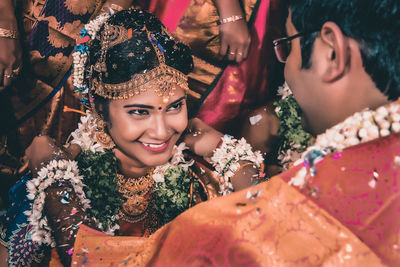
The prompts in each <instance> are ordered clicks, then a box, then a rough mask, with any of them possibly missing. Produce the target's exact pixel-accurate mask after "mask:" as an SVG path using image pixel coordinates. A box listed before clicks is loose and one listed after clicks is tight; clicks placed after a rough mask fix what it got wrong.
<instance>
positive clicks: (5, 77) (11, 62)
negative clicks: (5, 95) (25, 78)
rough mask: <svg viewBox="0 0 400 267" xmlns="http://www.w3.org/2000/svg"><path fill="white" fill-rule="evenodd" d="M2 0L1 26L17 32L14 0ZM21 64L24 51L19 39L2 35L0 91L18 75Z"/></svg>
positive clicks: (0, 6) (0, 45)
mask: <svg viewBox="0 0 400 267" xmlns="http://www.w3.org/2000/svg"><path fill="white" fill-rule="evenodd" d="M0 2H1V3H0V28H1V29H3V30H10V31H15V32H17V31H18V25H17V20H16V18H15V15H14V4H13V2H12V1H10V0H4V1H3V0H2V1H0ZM21 64H22V52H21V46H20V43H19V40H18V39H14V38H8V37H4V36H3V37H2V36H0V92H1V91H3V90H4V89H5V88H6V87H7V86H9V85H10V84H11V82H12V81H13V79H14V78H15V77H16V76H17V75H18V73H19V71H20V70H21Z"/></svg>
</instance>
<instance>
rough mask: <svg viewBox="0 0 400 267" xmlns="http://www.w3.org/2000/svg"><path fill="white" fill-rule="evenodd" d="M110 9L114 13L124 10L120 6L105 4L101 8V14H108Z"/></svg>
mask: <svg viewBox="0 0 400 267" xmlns="http://www.w3.org/2000/svg"><path fill="white" fill-rule="evenodd" d="M110 9H112V10H113V11H114V12H119V11H122V10H124V9H125V8H124V7H122V6H120V5H117V4H110V3H108V2H107V3H105V4H104V5H103V7H102V8H101V13H106V12H109V10H110Z"/></svg>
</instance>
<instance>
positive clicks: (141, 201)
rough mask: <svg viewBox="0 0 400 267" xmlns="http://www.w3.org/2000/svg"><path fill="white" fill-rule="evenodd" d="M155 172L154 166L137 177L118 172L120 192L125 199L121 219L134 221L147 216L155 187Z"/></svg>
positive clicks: (120, 213)
mask: <svg viewBox="0 0 400 267" xmlns="http://www.w3.org/2000/svg"><path fill="white" fill-rule="evenodd" d="M153 172H154V168H153V169H151V170H150V172H148V173H147V174H146V175H144V176H142V177H140V178H137V179H136V178H125V176H123V175H122V174H117V178H118V192H119V193H120V196H121V198H122V199H123V200H124V203H123V204H122V206H121V209H120V211H119V215H120V218H121V219H123V220H125V221H127V222H131V223H134V222H138V221H141V220H143V219H145V218H146V217H147V215H148V208H149V203H150V199H151V194H152V193H153V192H154V189H155V181H154V179H153Z"/></svg>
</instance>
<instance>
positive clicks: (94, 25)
mask: <svg viewBox="0 0 400 267" xmlns="http://www.w3.org/2000/svg"><path fill="white" fill-rule="evenodd" d="M110 16H111V15H110V14H109V13H104V14H101V15H99V16H97V17H96V18H95V19H94V20H91V21H90V22H89V23H88V24H86V25H85V27H84V30H83V32H86V35H85V36H89V37H90V39H91V40H93V39H94V38H95V37H96V34H97V32H98V31H99V30H100V28H101V26H102V25H103V24H104V23H105V22H106V21H107V19H109V18H110ZM82 47H84V48H85V49H86V50H87V48H88V47H87V46H82ZM75 50H76V51H75V52H74V53H73V54H72V58H73V68H74V73H73V82H72V83H73V85H74V87H75V88H77V89H78V90H87V89H88V88H86V86H85V85H84V78H85V77H84V73H85V64H86V61H87V58H88V52H87V51H84V50H77V49H75Z"/></svg>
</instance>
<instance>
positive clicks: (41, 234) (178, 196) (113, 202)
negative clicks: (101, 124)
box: [26, 111, 199, 245]
mask: <svg viewBox="0 0 400 267" xmlns="http://www.w3.org/2000/svg"><path fill="white" fill-rule="evenodd" d="M96 124H97V121H96V118H95V117H94V116H92V115H91V113H90V111H88V112H87V115H86V116H83V117H81V122H80V123H79V124H78V128H77V129H76V130H75V131H74V132H73V133H71V136H72V138H73V140H71V142H70V143H71V144H77V145H80V146H81V149H82V152H81V154H80V155H79V156H78V157H77V159H76V161H66V160H59V161H57V160H53V161H51V162H50V163H49V164H48V165H46V166H45V167H43V168H42V169H41V170H40V171H39V173H38V177H37V178H35V179H32V180H31V181H30V182H28V183H27V191H28V198H29V199H31V200H33V201H34V203H33V205H32V212H31V211H28V212H26V215H27V216H28V219H29V221H30V222H31V224H32V225H33V232H32V233H33V237H32V240H33V241H34V242H36V243H39V244H42V243H46V244H51V245H54V241H53V240H52V239H51V230H50V228H49V226H48V225H47V220H46V217H45V216H44V215H43V206H44V199H45V193H44V191H45V189H46V188H48V187H49V186H50V185H51V184H53V183H55V182H61V181H69V180H70V181H71V184H72V186H73V188H74V190H75V192H76V193H77V195H78V196H79V198H80V200H81V202H82V203H83V204H84V208H85V209H87V212H88V213H89V214H90V215H91V216H92V218H93V219H94V220H95V221H96V222H97V227H98V228H99V229H101V230H103V231H105V232H106V233H108V234H114V231H115V230H117V229H119V226H118V219H119V218H118V211H119V208H120V206H121V204H122V201H121V199H120V198H119V194H118V186H117V180H116V179H117V178H116V177H117V172H118V168H117V160H116V158H115V156H114V154H113V153H112V151H110V150H107V149H104V148H103V147H102V146H101V145H100V144H98V143H97V141H96V139H95V135H94V133H93V132H94V130H95V129H96ZM186 148H187V147H186V145H185V144H184V143H181V144H180V145H179V146H175V148H174V154H173V157H172V158H171V160H170V161H169V162H167V163H166V164H164V165H161V166H158V167H156V168H155V170H154V173H153V179H154V180H155V182H156V188H157V190H156V196H155V198H156V200H157V201H158V202H159V203H161V202H162V203H165V204H168V205H163V206H161V207H158V208H157V213H158V214H159V215H160V217H161V218H162V219H163V221H164V222H167V221H169V220H171V219H172V218H173V217H174V216H176V215H177V214H179V213H181V212H183V211H184V210H185V209H187V208H188V207H189V205H187V206H185V203H188V202H189V200H190V194H188V192H189V191H190V187H191V184H192V183H193V186H194V188H197V187H198V186H199V185H198V183H196V182H195V181H193V180H192V178H190V175H189V167H190V166H191V165H192V164H193V163H194V161H186V160H185V158H184V155H183V150H185V149H186ZM80 172H81V173H80ZM189 180H190V182H188V181H189ZM181 182H184V183H181ZM164 184H165V185H164ZM177 184H180V185H179V186H176V185H177ZM178 191H181V193H179V192H178ZM167 198H171V199H170V200H168V199H167ZM89 207H90V209H88V208H89ZM184 207H185V208H184ZM175 208H176V211H175V213H172V214H171V215H169V214H168V213H170V212H171V211H172V210H174V209H175ZM177 211H180V212H179V213H176V212H177Z"/></svg>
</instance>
